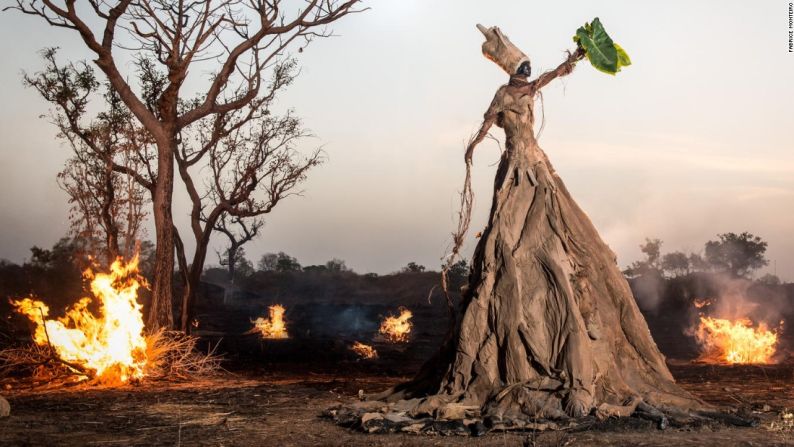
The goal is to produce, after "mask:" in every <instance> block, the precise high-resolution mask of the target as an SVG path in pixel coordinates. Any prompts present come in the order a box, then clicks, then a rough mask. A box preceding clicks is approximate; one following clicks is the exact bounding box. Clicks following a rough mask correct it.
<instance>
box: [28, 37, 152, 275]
mask: <svg viewBox="0 0 794 447" xmlns="http://www.w3.org/2000/svg"><path fill="white" fill-rule="evenodd" d="M42 56H43V59H44V60H45V63H46V65H45V68H44V70H43V71H41V72H38V73H36V74H35V75H32V76H30V75H25V76H24V83H25V85H27V86H29V87H32V88H34V89H35V90H36V91H37V92H39V94H41V96H42V97H43V98H44V99H45V100H47V101H48V102H50V103H51V104H53V105H54V106H55V107H56V108H55V109H54V110H52V111H51V113H50V118H51V119H52V122H53V123H54V124H55V126H56V127H57V128H58V130H59V134H58V136H59V138H61V139H63V140H65V141H66V142H67V143H68V145H69V147H70V148H71V149H72V152H73V156H72V157H71V158H69V159H68V160H67V162H66V165H65V167H64V169H63V170H62V171H61V172H60V173H59V174H58V184H59V186H60V187H61V188H62V189H63V190H64V191H65V192H66V193H67V194H68V195H69V202H70V203H71V205H72V207H71V210H70V214H69V220H70V222H71V231H72V233H73V235H74V236H75V237H77V238H79V239H81V240H83V241H84V242H86V243H87V244H88V246H87V247H86V248H87V249H88V250H89V252H91V253H93V254H94V255H103V256H104V257H106V258H107V259H106V260H108V261H112V260H113V259H115V258H116V256H119V255H123V256H127V257H129V256H131V255H132V254H133V252H134V250H135V247H136V245H137V244H138V243H139V242H140V236H141V232H142V225H143V220H144V218H145V216H146V212H145V211H144V210H143V206H144V205H145V203H146V202H147V200H148V197H149V195H148V194H147V190H151V185H152V182H153V181H152V179H153V178H154V176H155V174H154V173H153V172H152V171H151V167H150V160H151V158H152V157H151V155H152V153H153V146H152V144H151V141H150V140H149V139H148V136H147V135H146V133H145V132H143V131H142V129H141V128H140V126H138V125H137V123H136V121H135V120H134V118H133V117H132V115H131V114H130V113H129V111H128V110H127V109H126V107H125V106H124V104H123V103H122V102H121V99H120V98H119V96H118V95H116V94H115V92H113V90H111V89H109V88H107V89H106V91H105V92H104V93H102V92H101V89H102V86H101V84H100V83H99V82H98V81H97V80H96V77H95V76H94V73H93V70H91V68H90V67H88V66H86V65H85V64H76V65H75V64H66V65H63V66H61V65H58V63H57V61H56V57H55V56H56V50H55V49H47V50H44V51H43V52H42ZM100 95H101V96H103V99H102V101H103V102H104V105H105V109H104V110H103V111H102V112H100V113H98V114H96V115H95V116H86V115H87V113H86V109H87V106H88V103H89V100H90V99H91V98H92V97H93V96H100Z"/></svg>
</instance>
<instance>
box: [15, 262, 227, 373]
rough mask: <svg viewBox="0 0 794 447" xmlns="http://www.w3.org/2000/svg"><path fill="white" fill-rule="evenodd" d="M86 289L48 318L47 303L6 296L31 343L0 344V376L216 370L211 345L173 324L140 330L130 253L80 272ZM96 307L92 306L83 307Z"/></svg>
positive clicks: (135, 274) (136, 277)
mask: <svg viewBox="0 0 794 447" xmlns="http://www.w3.org/2000/svg"><path fill="white" fill-rule="evenodd" d="M85 276H86V278H87V279H90V281H91V283H90V292H91V296H88V297H84V298H82V299H80V300H79V301H77V302H76V303H75V304H74V305H72V306H71V307H70V308H68V309H67V310H66V314H65V315H64V316H63V317H60V318H56V319H50V318H48V317H49V313H50V309H49V307H48V306H47V305H46V304H44V303H43V302H42V301H39V300H37V299H35V298H33V297H29V298H24V299H20V300H15V301H12V302H11V304H12V305H13V306H14V308H15V309H16V310H17V312H19V313H20V314H23V315H25V316H27V317H28V318H29V319H30V321H31V322H32V323H33V325H34V326H35V329H34V332H33V343H32V344H29V345H25V346H19V347H11V348H7V349H4V350H0V379H3V378H8V377H12V376H16V377H32V378H33V379H34V380H46V381H47V382H53V381H56V382H57V381H58V380H63V381H77V382H83V381H87V382H89V383H95V384H101V385H121V384H126V383H130V382H139V381H142V380H145V379H184V378H188V377H191V376H196V375H202V376H206V375H210V374H213V373H215V372H217V371H219V370H220V362H221V358H220V356H218V355H216V353H215V352H214V350H213V349H210V350H209V351H208V352H206V353H202V352H199V351H198V350H197V346H196V344H197V342H198V339H197V338H195V337H191V336H188V335H185V334H183V333H181V332H176V331H164V330H159V331H156V332H154V333H151V334H146V332H145V328H144V324H143V313H142V306H141V304H140V303H139V302H138V293H137V292H138V289H139V288H140V287H142V286H144V285H145V284H146V282H145V280H144V279H143V278H142V277H141V276H140V274H139V271H138V258H137V257H135V258H133V259H132V260H131V261H130V262H129V263H124V262H123V261H122V260H120V259H119V260H116V261H115V262H114V263H113V264H112V265H111V267H110V270H109V271H108V272H107V273H102V272H100V273H96V272H94V271H93V270H90V269H89V270H87V271H86V272H85ZM94 303H95V304H96V305H97V306H98V311H97V312H96V313H94V312H92V311H91V310H90V309H89V307H90V306H92V305H93V304H94Z"/></svg>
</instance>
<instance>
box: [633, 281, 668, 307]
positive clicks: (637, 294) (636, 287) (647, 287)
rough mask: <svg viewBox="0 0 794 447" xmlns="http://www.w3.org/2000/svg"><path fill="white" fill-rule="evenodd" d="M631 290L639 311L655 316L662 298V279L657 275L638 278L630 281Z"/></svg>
mask: <svg viewBox="0 0 794 447" xmlns="http://www.w3.org/2000/svg"><path fill="white" fill-rule="evenodd" d="M631 289H632V292H634V298H635V299H636V300H637V305H638V306H640V309H642V310H643V311H645V312H647V313H651V314H654V315H655V314H656V312H657V310H658V308H659V304H660V303H661V302H662V299H663V297H664V292H665V280H664V277H662V276H661V275H659V274H647V275H642V276H639V277H637V278H634V279H632V280H631Z"/></svg>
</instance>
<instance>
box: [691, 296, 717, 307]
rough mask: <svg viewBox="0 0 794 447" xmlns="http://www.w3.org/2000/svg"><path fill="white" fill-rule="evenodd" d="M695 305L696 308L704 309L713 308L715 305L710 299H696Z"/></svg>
mask: <svg viewBox="0 0 794 447" xmlns="http://www.w3.org/2000/svg"><path fill="white" fill-rule="evenodd" d="M694 304H695V308H697V309H702V308H704V307H707V306H711V305H712V304H713V303H712V301H711V300H710V299H708V298H695V301H694Z"/></svg>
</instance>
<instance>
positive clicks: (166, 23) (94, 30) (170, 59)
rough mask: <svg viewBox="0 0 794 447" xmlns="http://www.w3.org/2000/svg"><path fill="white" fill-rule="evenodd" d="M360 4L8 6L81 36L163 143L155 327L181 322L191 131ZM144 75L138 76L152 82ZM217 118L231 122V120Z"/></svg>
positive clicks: (37, 0) (250, 96)
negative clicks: (175, 280)
mask: <svg viewBox="0 0 794 447" xmlns="http://www.w3.org/2000/svg"><path fill="white" fill-rule="evenodd" d="M78 3H79V4H78ZM357 3H359V0H345V1H335V0H309V1H306V2H305V3H304V4H303V6H302V8H297V9H293V8H292V7H289V8H287V7H286V5H284V2H283V1H281V0H270V1H266V0H251V1H239V0H217V1H212V0H204V1H192V2H184V1H175V2H164V1H159V0H117V1H100V0H86V1H85V2H77V1H76V0H62V1H60V2H58V1H55V0H16V2H15V5H13V6H10V7H7V8H6V9H14V10H17V11H20V12H22V13H25V14H28V15H32V16H37V17H39V18H41V19H42V20H44V21H45V22H46V23H47V24H49V25H51V26H54V27H58V28H64V29H68V30H72V31H74V32H76V34H77V35H78V36H79V37H80V39H81V40H82V42H83V43H84V44H85V46H86V47H87V48H88V50H90V51H91V52H92V53H93V55H94V56H95V59H94V61H93V62H94V64H96V66H97V67H98V68H99V69H100V70H101V71H102V72H103V73H104V74H105V76H106V78H107V80H108V82H109V84H110V86H111V88H112V89H113V91H114V92H116V93H117V94H118V95H119V97H120V98H121V101H122V102H123V103H124V105H125V106H126V107H127V108H128V109H129V111H130V112H131V113H132V115H133V116H135V118H136V119H137V121H138V122H139V123H140V125H141V126H142V127H143V128H144V129H145V130H146V132H147V133H148V134H149V135H150V137H151V139H152V141H153V143H154V147H155V149H156V151H155V154H156V159H155V160H154V165H155V166H156V169H155V170H156V172H157V177H156V179H155V181H154V183H153V184H152V185H151V186H152V191H153V200H152V203H153V209H152V215H153V218H154V226H155V233H156V243H157V248H156V260H155V267H154V275H153V276H154V278H153V279H154V280H153V287H152V305H151V308H150V310H149V315H148V318H147V327H148V328H149V329H150V330H155V329H157V328H159V327H166V328H169V327H171V326H173V313H172V276H173V272H174V244H175V243H176V241H175V235H174V225H173V218H172V210H171V202H172V196H173V189H174V160H175V158H176V153H177V151H178V150H179V149H178V147H179V145H180V143H181V141H180V135H181V134H182V132H183V130H184V129H185V128H186V127H188V126H190V125H192V124H195V123H196V122H198V121H201V120H203V119H207V118H210V117H223V116H226V115H227V114H229V113H233V112H235V111H239V110H241V109H243V108H245V107H247V106H249V105H250V104H252V103H253V102H256V101H258V100H259V99H260V98H261V95H262V92H263V91H265V90H266V89H264V88H263V85H264V79H266V78H263V72H266V71H268V69H269V68H271V67H272V66H273V65H274V63H275V62H277V61H278V60H279V59H280V58H281V57H282V56H283V52H284V51H285V49H287V48H288V47H289V46H290V45H291V44H294V43H296V42H297V43H301V44H303V43H305V42H307V41H308V40H310V39H311V38H313V37H318V36H327V35H328V32H327V31H326V30H325V27H326V26H327V25H329V24H331V23H333V22H335V21H336V20H339V19H340V18H342V17H344V16H346V15H347V14H350V13H352V12H355V6H356V5H357ZM119 31H121V33H122V34H124V36H123V37H122V38H119ZM125 37H126V38H125ZM125 52H126V53H127V54H124V53H125ZM125 56H131V57H132V59H134V60H137V61H138V62H139V64H138V65H139V66H138V67H136V70H138V71H139V72H140V63H141V62H142V61H149V63H151V64H155V65H157V66H158V67H160V68H161V69H162V71H163V73H164V74H165V77H164V78H162V79H159V84H158V85H156V86H154V87H156V88H153V89H150V88H148V87H147V86H146V85H144V87H143V88H140V89H137V91H136V88H135V86H134V85H132V84H130V83H129V82H128V79H129V78H130V77H134V76H130V75H128V74H125V73H124V67H123V65H121V61H124V60H127V59H126V57H125ZM213 66H214V67H216V71H215V72H214V73H212V74H211V75H210V77H209V80H208V81H207V82H206V83H205V84H204V88H203V91H202V93H201V94H199V95H198V96H193V95H192V94H191V93H188V92H187V91H186V90H187V89H185V88H184V86H185V82H186V80H187V79H188V78H189V73H191V74H193V75H194V76H205V74H206V73H207V69H208V68H210V67H213ZM141 76H143V75H141ZM141 76H138V80H139V81H142V83H143V84H146V81H147V80H146V79H141ZM204 79H206V78H204ZM196 85H200V81H199V80H198V79H197V80H196V83H193V84H191V89H195V88H196ZM149 86H151V84H149ZM217 122H218V125H219V126H225V124H226V123H225V121H224V119H222V118H220V119H218V120H217Z"/></svg>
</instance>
